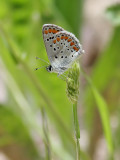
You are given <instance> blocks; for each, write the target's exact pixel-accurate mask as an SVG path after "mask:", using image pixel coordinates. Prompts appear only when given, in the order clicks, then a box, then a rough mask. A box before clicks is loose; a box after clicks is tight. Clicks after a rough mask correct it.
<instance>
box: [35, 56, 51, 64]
mask: <svg viewBox="0 0 120 160" xmlns="http://www.w3.org/2000/svg"><path fill="white" fill-rule="evenodd" d="M35 58H36V59H40V60H41V61H43V62H45V63H47V64H49V63H48V62H47V61H45V60H44V59H42V58H39V57H35Z"/></svg>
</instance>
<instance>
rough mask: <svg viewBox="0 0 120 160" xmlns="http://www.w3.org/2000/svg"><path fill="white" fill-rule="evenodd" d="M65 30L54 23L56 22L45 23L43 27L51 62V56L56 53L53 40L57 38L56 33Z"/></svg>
mask: <svg viewBox="0 0 120 160" xmlns="http://www.w3.org/2000/svg"><path fill="white" fill-rule="evenodd" d="M60 31H64V29H63V28H61V27H59V26H57V25H54V24H44V25H43V29H42V34H43V40H44V43H45V47H46V51H47V55H48V59H49V61H50V63H52V59H51V56H54V55H55V53H54V52H53V47H54V45H53V41H54V40H55V39H56V33H58V32H60Z"/></svg>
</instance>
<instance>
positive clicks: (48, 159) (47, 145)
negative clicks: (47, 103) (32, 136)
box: [41, 107, 52, 160]
mask: <svg viewBox="0 0 120 160" xmlns="http://www.w3.org/2000/svg"><path fill="white" fill-rule="evenodd" d="M41 113H42V125H43V132H44V136H45V140H46V143H45V149H46V160H51V159H52V157H51V146H50V140H49V132H48V124H47V118H46V115H45V108H44V107H42V108H41Z"/></svg>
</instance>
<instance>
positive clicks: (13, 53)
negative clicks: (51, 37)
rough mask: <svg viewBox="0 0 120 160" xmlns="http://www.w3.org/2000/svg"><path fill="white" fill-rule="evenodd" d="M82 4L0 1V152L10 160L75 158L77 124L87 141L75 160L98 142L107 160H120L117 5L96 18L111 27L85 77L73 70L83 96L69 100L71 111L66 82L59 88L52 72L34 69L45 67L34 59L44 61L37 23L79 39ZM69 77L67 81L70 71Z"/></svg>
mask: <svg viewBox="0 0 120 160" xmlns="http://www.w3.org/2000/svg"><path fill="white" fill-rule="evenodd" d="M83 5H84V4H83V1H82V0H74V1H71V0H66V1H62V0H46V1H45V0H31V1H29V0H0V152H3V153H5V155H7V157H9V158H10V159H13V160H19V159H22V160H36V159H40V160H52V159H54V160H59V159H60V160H74V159H76V158H75V157H76V144H75V138H74V127H75V131H76V138H77V142H78V141H79V127H80V131H81V130H82V126H81V125H80V126H79V125H78V120H79V124H82V125H84V129H85V131H86V133H87V134H88V135H89V136H88V139H89V145H88V146H87V148H86V150H84V149H83V148H82V147H80V157H79V156H78V157H79V159H81V160H90V159H91V160H92V159H93V157H94V154H95V152H96V150H95V149H96V148H97V146H98V144H97V143H98V141H99V140H100V138H101V137H104V138H105V143H106V145H107V153H106V154H107V159H108V160H111V159H115V158H116V155H119V152H118V150H119V148H120V136H119V135H120V82H119V81H120V71H119V70H120V5H119V4H117V5H113V6H110V7H108V8H106V11H105V12H104V13H103V14H104V15H105V16H106V18H108V19H109V21H110V22H111V24H113V34H112V35H111V37H110V39H109V42H108V44H107V45H106V47H105V48H104V50H103V51H102V53H101V54H100V55H99V56H98V58H97V59H96V61H95V63H94V65H92V67H91V68H92V69H91V72H90V73H89V74H86V73H85V71H84V67H83V66H81V67H80V68H81V69H80V77H82V78H84V81H85V84H84V87H81V85H83V83H82V82H81V81H80V88H83V89H80V95H82V96H81V97H79V100H78V102H77V100H75V101H74V102H73V101H72V102H73V103H74V105H73V108H72V103H71V102H70V101H69V99H68V97H67V95H68V94H69V93H70V92H71V90H67V91H66V88H67V89H71V88H69V87H71V86H69V85H71V83H73V82H71V81H69V82H67V87H66V82H65V81H63V80H62V79H60V78H58V77H57V76H56V74H54V73H52V74H50V73H48V72H47V71H46V70H45V69H44V68H42V69H41V70H38V71H34V69H35V68H36V67H38V66H44V65H45V64H44V62H42V61H40V60H36V59H35V57H36V56H37V57H40V58H42V59H44V60H46V61H48V58H47V53H46V51H45V47H44V44H43V38H42V32H41V31H42V25H43V24H47V23H53V24H57V25H59V26H61V27H63V28H65V29H66V30H68V31H70V32H72V33H74V34H75V35H76V37H79V35H81V33H80V29H81V27H82V24H83V21H84V17H83ZM68 6H69V7H68ZM101 32H102V31H101ZM83 56H84V55H83ZM81 60H82V58H81ZM73 70H74V69H73ZM78 75H79V74H78ZM68 77H69V78H71V73H70V71H69V73H68ZM80 79H81V78H80ZM68 83H69V84H68ZM77 83H78V79H77ZM78 84H79V83H78ZM72 89H73V90H74V88H72ZM75 89H76V88H75ZM77 89H78V86H77ZM77 89H76V92H75V94H76V95H75V96H76V97H77V96H78V90H77ZM72 94H73V92H72ZM1 97H2V98H1ZM69 98H70V99H72V98H73V97H69ZM77 98H78V97H77ZM72 100H73V99H72ZM77 105H78V106H77ZM76 107H77V108H76ZM76 109H77V110H78V111H77V110H76ZM72 110H73V113H72ZM81 110H82V113H81ZM77 115H78V117H77ZM80 115H81V116H80ZM81 117H82V122H81V121H80V120H81ZM73 119H74V121H73ZM113 122H114V123H113ZM112 124H113V125H112ZM81 139H82V137H80V146H81V141H82V140H81ZM78 148H79V146H78ZM101 149H102V148H99V150H101ZM78 150H79V149H78Z"/></svg>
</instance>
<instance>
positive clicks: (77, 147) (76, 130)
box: [73, 103, 80, 160]
mask: <svg viewBox="0 0 120 160" xmlns="http://www.w3.org/2000/svg"><path fill="white" fill-rule="evenodd" d="M73 119H74V129H75V138H76V160H80V143H79V140H80V128H79V121H78V115H77V103H75V104H73Z"/></svg>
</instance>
